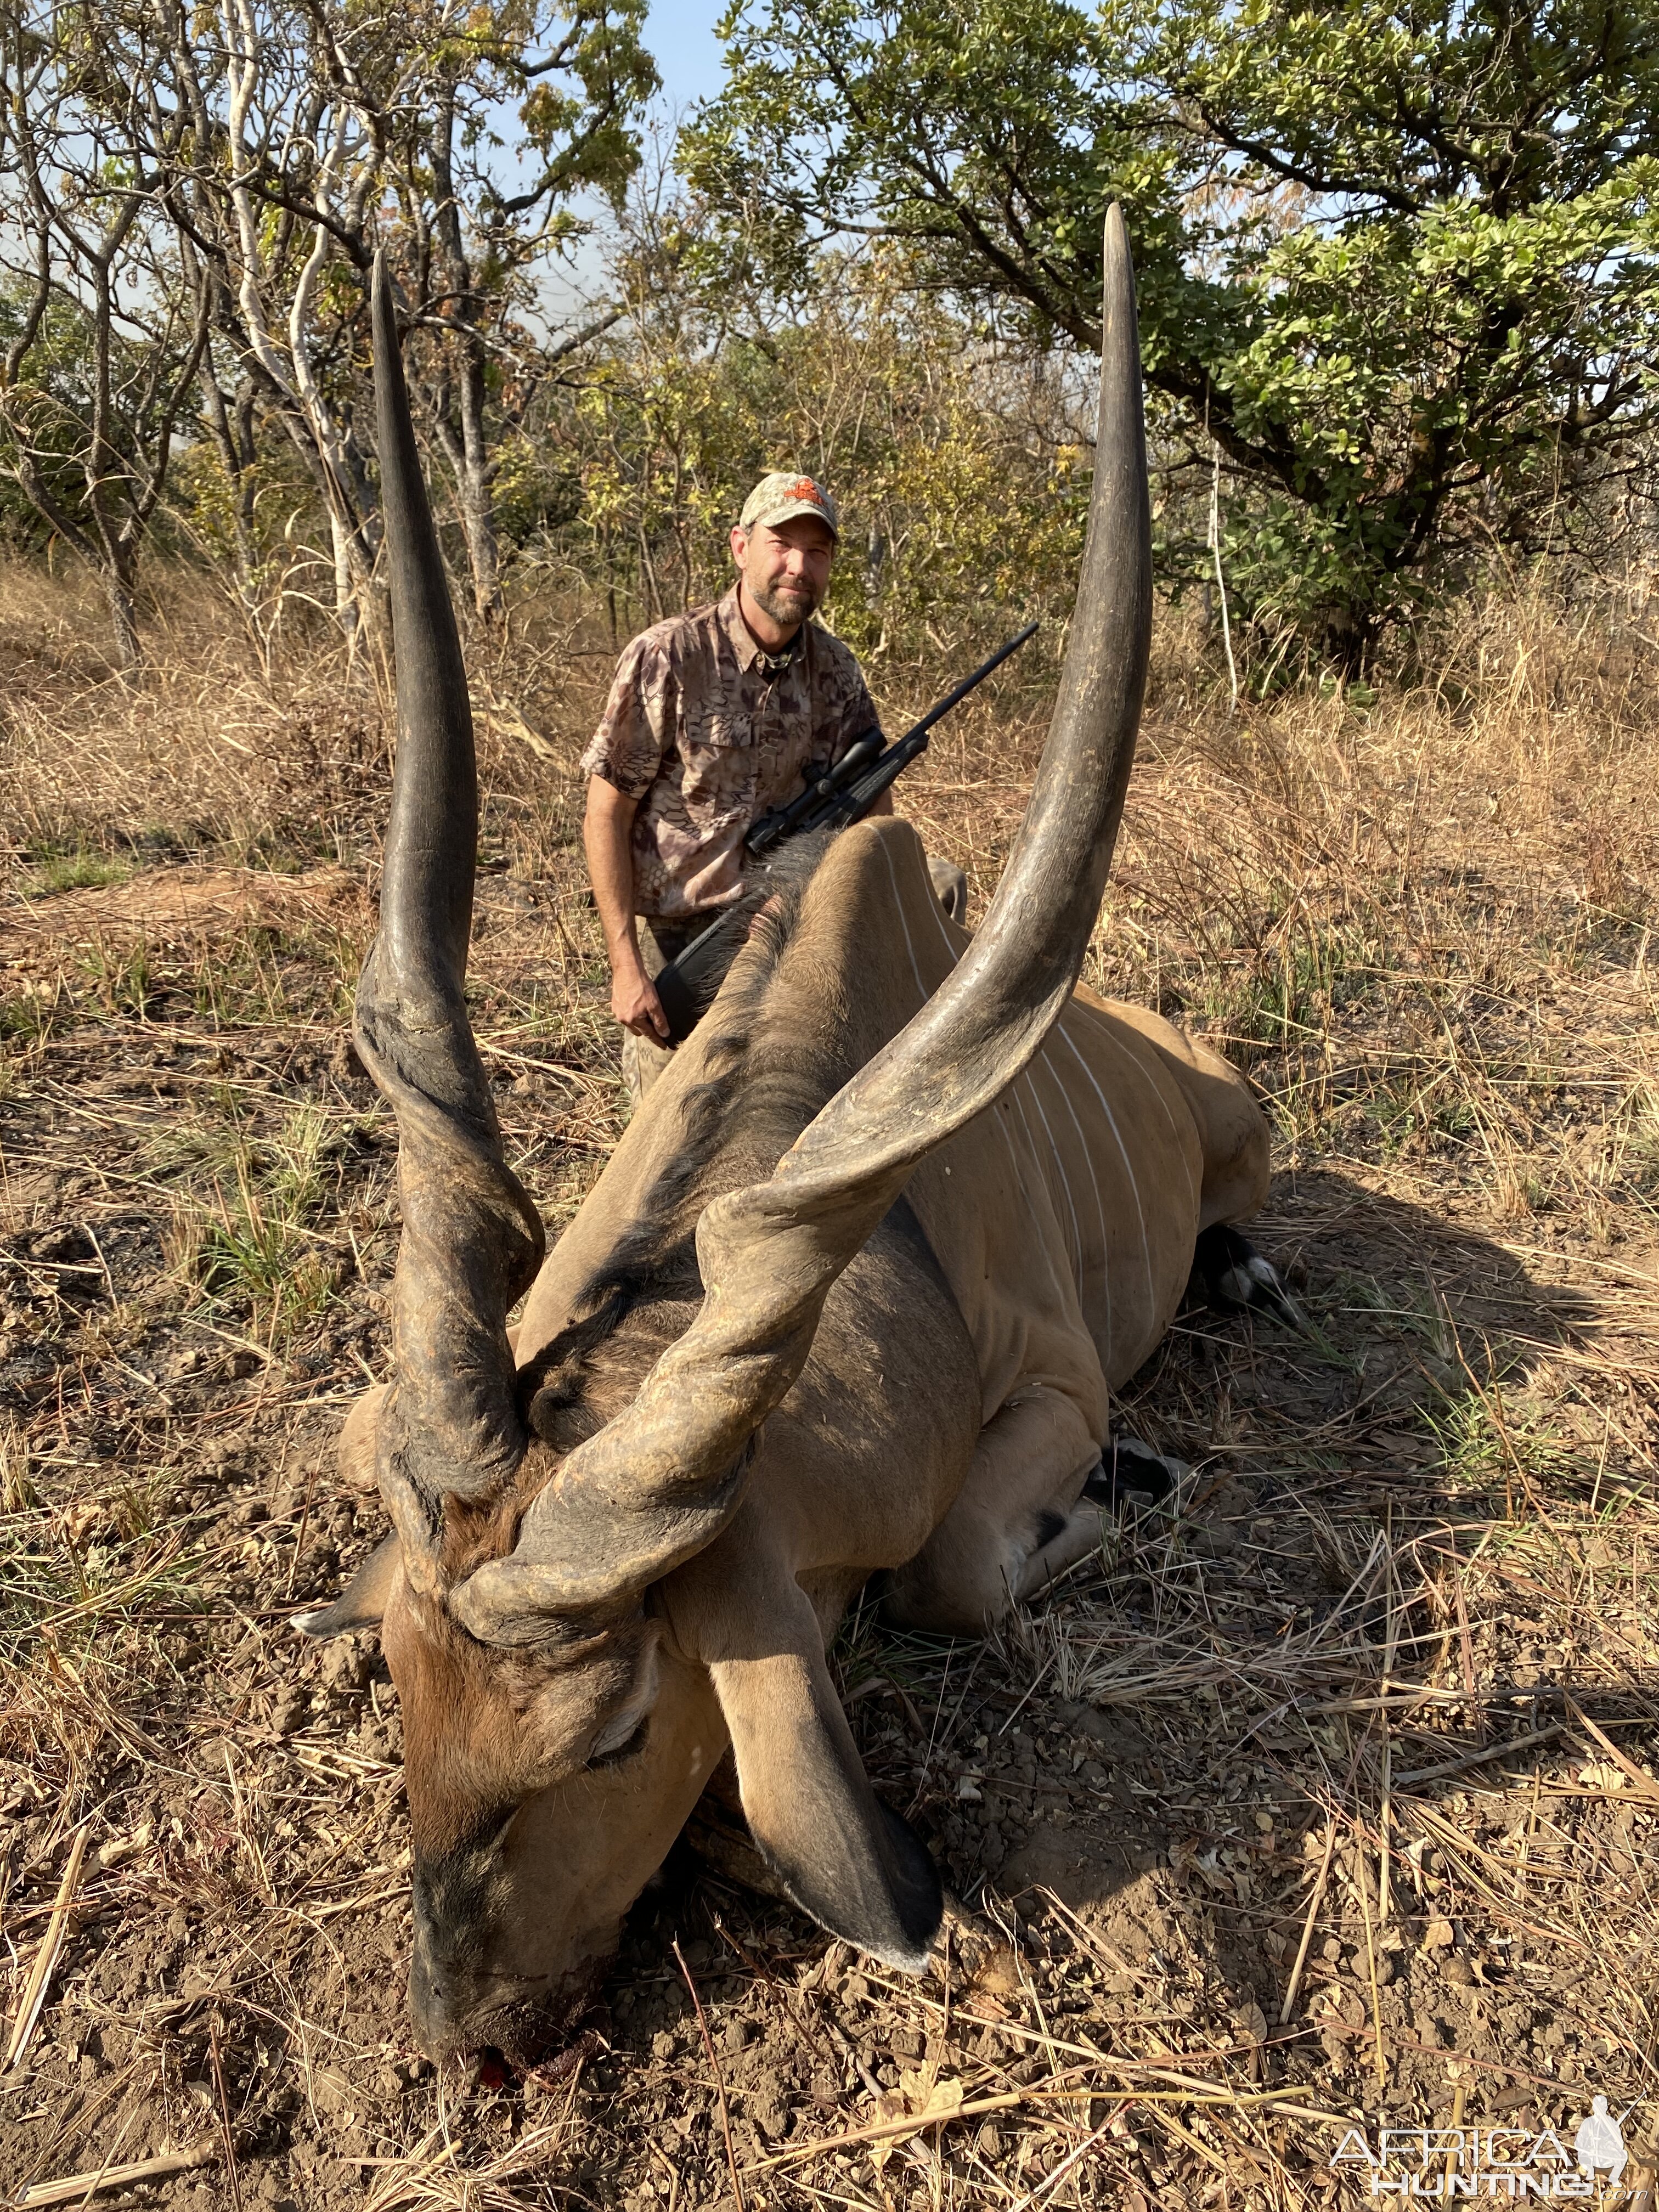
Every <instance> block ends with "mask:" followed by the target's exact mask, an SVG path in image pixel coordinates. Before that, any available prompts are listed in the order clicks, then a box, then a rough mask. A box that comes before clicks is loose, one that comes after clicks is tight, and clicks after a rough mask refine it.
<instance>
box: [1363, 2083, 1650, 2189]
mask: <svg viewBox="0 0 1659 2212" xmlns="http://www.w3.org/2000/svg"><path fill="white" fill-rule="evenodd" d="M1633 2110H1634V2107H1633V2106H1626V2109H1625V2111H1624V2112H1620V2113H1619V2114H1618V2115H1617V2117H1615V2116H1614V2115H1613V2113H1611V2112H1608V2110H1607V2099H1606V2098H1605V2097H1593V2098H1591V2100H1590V2109H1589V2112H1588V2113H1587V2114H1586V2115H1585V2117H1584V2118H1583V2119H1582V2120H1581V2121H1580V2122H1579V2123H1578V2126H1577V2130H1575V2132H1574V2134H1573V2136H1572V2140H1571V2148H1569V2146H1568V2144H1567V2143H1566V2142H1564V2141H1563V2139H1562V2138H1561V2136H1559V2135H1558V2134H1557V2133H1556V2131H1555V2130H1554V2129H1553V2128H1540V2129H1538V2130H1535V2131H1534V2130H1532V2129H1530V2128H1482V2127H1466V2128H1384V2129H1383V2130H1382V2131H1381V2132H1380V2133H1379V2135H1378V2136H1377V2138H1376V2144H1375V2146H1374V2147H1373V2145H1372V2143H1371V2142H1370V2140H1369V2138H1368V2137H1367V2136H1365V2135H1364V2134H1363V2133H1362V2132H1361V2130H1359V2129H1358V2128H1350V2129H1349V2130H1348V2131H1347V2133H1346V2135H1345V2136H1343V2138H1342V2140H1341V2142H1340V2143H1338V2145H1337V2147H1336V2148H1335V2150H1334V2153H1333V2154H1332V2156H1331V2166H1332V2170H1333V2171H1334V2172H1339V2173H1347V2174H1350V2175H1351V2176H1352V2178H1353V2179H1354V2180H1356V2181H1358V2182H1359V2183H1360V2185H1362V2187H1363V2188H1364V2191H1365V2194H1366V2195H1367V2196H1368V2197H1592V2198H1593V2197H1597V2196H1599V2195H1600V2194H1601V2191H1602V2188H1603V2185H1606V2186H1607V2187H1614V2186H1616V2185H1618V2184H1620V2182H1622V2181H1623V2179H1624V2177H1625V2167H1626V2164H1627V2163H1628V2161H1629V2156H1630V2154H1629V2153H1628V2151H1627V2150H1626V2148H1625V2134H1624V2122H1625V2121H1626V2120H1627V2119H1628V2118H1630V2115H1631V2112H1632V2111H1633Z"/></svg>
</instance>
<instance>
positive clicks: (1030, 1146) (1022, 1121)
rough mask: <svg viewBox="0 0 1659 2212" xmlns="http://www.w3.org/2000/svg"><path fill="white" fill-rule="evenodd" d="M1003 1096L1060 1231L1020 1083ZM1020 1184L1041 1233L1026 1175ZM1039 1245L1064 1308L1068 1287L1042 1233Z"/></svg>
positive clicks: (1052, 1219) (1050, 1215) (1014, 1084)
mask: <svg viewBox="0 0 1659 2212" xmlns="http://www.w3.org/2000/svg"><path fill="white" fill-rule="evenodd" d="M1002 1095H1003V1097H1005V1098H1007V1099H1009V1100H1011V1101H1012V1104H1013V1109H1014V1111H1015V1113H1016V1114H1018V1116H1019V1126H1020V1127H1021V1128H1022V1129H1023V1130H1024V1133H1025V1149H1026V1152H1028V1153H1029V1154H1030V1161H1031V1173H1032V1174H1033V1175H1034V1176H1036V1182H1037V1188H1038V1189H1039V1190H1041V1191H1042V1195H1043V1196H1044V1198H1045V1199H1047V1200H1048V1218H1049V1219H1050V1220H1051V1221H1052V1222H1053V1223H1054V1226H1055V1227H1056V1228H1057V1229H1058V1228H1059V1227H1060V1216H1059V1215H1058V1214H1057V1213H1056V1212H1054V1193H1053V1192H1052V1191H1051V1190H1050V1189H1049V1188H1048V1183H1047V1182H1045V1181H1044V1179H1043V1174H1042V1163H1041V1162H1040V1161H1039V1160H1038V1158H1037V1156H1036V1145H1035V1144H1034V1143H1033V1142H1032V1139H1031V1125H1030V1122H1029V1121H1027V1120H1026V1118H1025V1109H1024V1106H1022V1105H1021V1104H1020V1103H1019V1085H1018V1083H1011V1084H1010V1085H1008V1088H1007V1090H1006V1091H1004V1093H1003V1094H1002ZM1005 1134H1006V1131H1005ZM1011 1149H1012V1147H1011ZM1016 1173H1017V1174H1018V1167H1017V1168H1016ZM1019 1183H1020V1188H1021V1189H1022V1190H1024V1192H1025V1193H1026V1204H1027V1206H1028V1207H1030V1212H1031V1215H1032V1218H1033V1221H1034V1224H1035V1225H1036V1228H1037V1230H1038V1231H1039V1232H1041V1230H1042V1219H1041V1217H1040V1216H1039V1215H1038V1213H1037V1209H1036V1206H1034V1205H1032V1203H1031V1193H1030V1187H1029V1186H1028V1184H1027V1183H1026V1181H1025V1177H1024V1175H1020V1176H1019ZM1060 1241H1061V1243H1064V1242H1065V1237H1064V1233H1063V1232H1062V1234H1061V1239H1060ZM1037 1243H1039V1244H1040V1245H1041V1246H1042V1261H1043V1265H1044V1266H1045V1267H1047V1268H1048V1279H1049V1281H1050V1282H1051V1283H1052V1284H1053V1285H1054V1288H1055V1290H1056V1291H1059V1293H1060V1304H1061V1305H1062V1306H1063V1305H1064V1304H1066V1286H1065V1285H1063V1284H1062V1283H1061V1282H1060V1276H1059V1274H1058V1273H1056V1271H1055V1268H1054V1254H1053V1253H1052V1252H1051V1251H1050V1250H1049V1249H1048V1238H1047V1237H1045V1236H1043V1235H1042V1234H1041V1233H1039V1235H1038V1237H1037ZM1069 1267H1070V1263H1069V1261H1068V1262H1067V1269H1068V1272H1069ZM1072 1302H1073V1304H1076V1303H1077V1291H1076V1288H1075V1286H1073V1291H1072Z"/></svg>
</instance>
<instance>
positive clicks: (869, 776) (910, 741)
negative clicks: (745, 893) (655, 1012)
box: [653, 623, 1037, 1044]
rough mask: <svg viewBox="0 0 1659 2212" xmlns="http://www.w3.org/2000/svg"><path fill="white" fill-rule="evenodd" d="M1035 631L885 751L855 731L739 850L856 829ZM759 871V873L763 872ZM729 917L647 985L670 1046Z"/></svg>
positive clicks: (721, 966)
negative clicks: (939, 729)
mask: <svg viewBox="0 0 1659 2212" xmlns="http://www.w3.org/2000/svg"><path fill="white" fill-rule="evenodd" d="M1036 630H1037V624H1036V623H1026V625H1025V627H1024V629H1023V630H1021V631H1020V633H1019V635H1018V637H1011V638H1010V639H1009V641H1008V642H1007V644H1006V645H1003V646H999V647H998V648H997V650H996V651H995V652H994V653H993V654H992V655H991V658H990V659H988V660H987V661H985V662H984V663H982V665H981V666H980V667H978V668H976V669H975V671H974V672H973V674H972V675H971V676H965V677H964V678H963V680H962V682H961V683H960V684H957V687H956V689H955V690H954V691H949V692H947V693H946V694H945V697H944V698H943V699H941V700H939V702H937V703H936V704H935V705H933V706H932V707H930V708H928V709H927V713H926V714H924V715H923V716H922V718H921V720H920V721H919V722H917V723H915V724H914V725H913V726H911V727H910V728H909V729H908V730H907V731H906V732H905V733H904V735H903V736H902V738H895V739H894V740H893V743H892V744H890V745H889V746H887V747H886V749H885V750H883V747H882V742H881V732H880V731H879V730H878V729H872V730H866V731H864V732H861V734H860V736H858V737H857V738H854V740H853V743H852V744H850V745H849V746H848V749H847V750H846V751H845V752H844V753H843V754H842V757H841V758H840V759H839V760H838V761H837V762H836V764H835V766H834V767H833V768H832V769H829V771H828V772H827V773H826V774H825V775H821V776H818V777H816V778H815V779H814V780H813V781H811V783H809V784H808V785H807V787H806V788H805V790H804V791H802V792H799V793H797V794H796V796H795V797H794V798H793V799H791V800H790V801H789V804H788V805H787V806H780V807H775V808H774V809H773V811H771V812H770V813H769V814H763V815H762V817H761V818H760V820H759V821H758V822H757V823H755V825H754V827H753V828H752V829H750V831H749V832H748V834H747V836H745V837H744V841H743V842H744V849H745V850H746V851H747V852H748V853H749V854H750V856H751V857H752V858H754V859H756V860H762V861H764V856H765V855H766V854H768V853H770V852H773V851H775V849H776V848H777V847H778V846H779V845H781V844H782V843H783V842H785V840H786V839H787V838H790V837H799V836H808V835H810V834H811V832H812V831H813V830H817V829H828V830H836V829H850V828H851V826H852V824H853V823H854V822H862V821H863V819H864V817H865V816H866V814H868V812H869V811H870V810H871V808H872V806H873V805H875V803H876V801H877V800H878V799H879V798H880V797H881V794H882V793H883V792H884V791H885V790H886V789H887V788H888V787H889V786H890V784H891V783H892V782H893V781H895V779H896V778H897V777H898V776H900V775H902V774H903V772H904V770H905V769H907V768H908V767H909V765H910V763H911V762H912V761H913V760H915V759H918V758H919V757H921V754H923V753H925V752H926V751H927V743H928V739H929V738H930V736H931V735H932V733H933V727H934V726H935V724H936V723H939V722H941V721H943V720H944V719H945V716H946V715H947V714H949V713H950V712H951V709H952V708H955V707H959V706H960V705H961V704H962V702H963V700H964V699H965V698H966V697H967V696H968V695H969V692H970V691H973V690H977V689H978V687H979V686H980V685H981V684H983V682H984V681H985V679H986V678H987V676H989V675H991V674H992V673H993V672H994V671H995V670H996V669H999V668H1000V667H1001V665H1002V664H1003V662H1004V661H1005V660H1006V659H1008V658H1009V656H1010V654H1012V653H1018V651H1019V648H1020V647H1021V646H1022V645H1024V643H1025V641H1026V640H1027V639H1028V638H1030V637H1033V636H1035V635H1036ZM759 872H760V873H761V874H762V875H764V874H765V872H766V870H765V867H764V866H763V867H762V868H761V870H760V871H759ZM752 904H753V901H752V899H750V900H745V901H744V909H745V911H747V910H749V909H750V908H751V906H752ZM734 911H735V909H734V908H731V907H726V908H723V909H722V910H721V912H720V914H719V915H717V916H716V918H715V920H714V922H713V923H712V924H711V925H710V926H709V927H708V928H707V929H705V930H704V931H703V932H702V935H701V936H698V937H694V938H693V939H692V940H691V942H690V945H687V946H686V948H685V950H684V952H682V953H681V954H680V956H679V957H678V960H671V961H670V962H669V963H668V964H667V966H666V967H665V968H662V969H659V971H658V973H657V975H655V976H654V977H653V981H654V982H655V984H656V987H657V996H658V998H659V1000H660V1001H661V1004H662V1010H663V1012H664V1014H665V1016H666V1017H667V1020H668V1037H669V1042H670V1043H671V1044H684V1042H685V1040H686V1038H687V1037H689V1036H690V1034H691V1032H692V1030H694V1029H695V1028H696V1025H697V1021H698V1018H699V1017H700V1015H701V1014H702V1002H703V999H704V994H705V992H706V991H707V989H708V985H709V984H710V982H711V981H715V980H716V979H717V978H718V977H719V976H720V975H721V974H723V973H724V971H725V969H726V968H727V967H729V966H730V964H731V962H732V955H733V954H734V953H735V952H736V951H737V945H736V943H735V942H734V941H733V939H734V936H735V932H734V931H733V929H732V916H733V913H734Z"/></svg>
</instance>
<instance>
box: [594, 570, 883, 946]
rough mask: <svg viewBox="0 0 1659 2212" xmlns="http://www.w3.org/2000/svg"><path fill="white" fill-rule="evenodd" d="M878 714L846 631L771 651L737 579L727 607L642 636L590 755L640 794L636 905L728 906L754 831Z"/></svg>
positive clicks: (662, 908) (625, 660) (645, 911)
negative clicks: (752, 622)
mask: <svg viewBox="0 0 1659 2212" xmlns="http://www.w3.org/2000/svg"><path fill="white" fill-rule="evenodd" d="M875 720H876V710H875V708H873V707H872V705H871V703H870V694H869V692H868V691H867V690H866V689H865V683H864V678H863V676H862V675H861V674H860V670H859V665H858V663H857V661H856V660H855V659H854V658H853V655H852V653H850V652H849V650H848V647H846V646H844V645H843V644H842V642H841V641H840V639H839V638H835V637H831V636H830V635H829V631H828V630H826V629H820V628H819V626H818V625H817V623H811V622H809V623H803V624H802V625H801V627H800V629H798V630H797V631H796V633H795V635H794V637H793V640H792V641H791V643H790V646H789V649H788V651H787V653H764V652H763V651H762V650H761V648H760V647H759V646H758V645H757V644H756V642H755V640H754V638H753V637H752V636H751V635H750V630H749V626H748V624H747V623H745V622H744V619H743V617H742V615H741V614H740V613H739V612H738V590H737V586H735V585H733V586H732V589H731V590H730V591H729V592H727V593H726V597H725V598H724V599H722V600H721V601H720V604H719V605H718V606H712V607H698V608H696V610H695V611H693V612H692V613H690V614H687V615H676V616H674V617H672V618H671V620H670V621H668V622H661V623H657V625H656V627H655V628H654V629H648V630H646V631H644V632H643V633H642V634H641V635H640V636H638V637H636V638H635V640H634V641H633V642H632V643H631V644H630V645H629V647H627V649H626V651H625V652H624V653H623V656H622V659H620V661H618V663H617V675H616V680H615V682H614V683H613V684H611V696H610V698H609V700H608V701H607V702H606V703H605V714H604V718H603V720H601V721H600V723H599V728H598V729H597V730H596V731H595V732H594V733H593V738H592V743H591V744H589V746H588V748H587V750H586V752H585V753H584V754H583V755H582V759H581V765H582V771H583V773H584V775H590V776H592V775H602V776H603V777H604V778H605V781H606V782H607V783H611V784H614V785H615V786H616V787H617V790H618V791H620V792H621V793H623V796H624V797H625V798H629V799H638V800H640V802H641V805H640V810H639V811H638V813H637V814H636V815H635V817H634V907H635V912H636V913H638V914H642V915H653V916H656V917H658V918H659V919H662V920H665V921H666V920H671V919H674V918H676V917H678V916H681V915H690V914H696V913H697V912H699V911H701V910H702V909H704V908H711V907H719V906H725V905H727V904H729V902H731V901H732V899H734V898H735V897H736V896H738V889H739V879H740V877H741V874H742V869H743V861H744V853H743V837H744V832H745V831H746V830H747V829H749V828H750V826H751V824H752V823H755V822H756V821H757V820H758V818H759V817H760V816H762V815H763V814H764V813H765V812H766V811H767V810H768V809H769V807H773V806H776V805H781V803H782V802H783V801H784V800H786V799H793V797H794V795H795V793H797V792H798V791H799V790H800V789H801V787H802V785H803V783H804V781H805V772H806V771H807V770H809V769H810V771H811V774H812V775H823V771H824V769H827V768H829V767H830V766H831V765H832V764H833V763H835V762H836V761H838V760H839V759H840V758H841V757H842V754H843V753H844V752H845V751H846V750H847V748H848V745H850V744H852V742H853V740H854V738H857V737H860V736H862V734H863V733H864V732H865V731H866V730H868V729H870V728H872V727H873V726H874V725H875Z"/></svg>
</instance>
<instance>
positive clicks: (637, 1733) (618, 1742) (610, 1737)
mask: <svg viewBox="0 0 1659 2212" xmlns="http://www.w3.org/2000/svg"><path fill="white" fill-rule="evenodd" d="M650 1718H651V1717H650V1715H649V1714H648V1713H641V1714H640V1715H639V1717H637V1719H632V1720H630V1719H629V1717H628V1716H627V1715H623V1716H622V1717H621V1718H620V1720H619V1721H618V1722H616V1723H612V1725H611V1728H609V1729H601V1730H600V1731H599V1735H597V1736H596V1737H595V1738H594V1741H593V1748H592V1751H590V1752H589V1753H588V1754H587V1764H588V1766H589V1768H590V1770H591V1769H592V1768H593V1767H596V1766H620V1765H623V1761H624V1760H626V1759H635V1758H637V1757H638V1755H639V1753H641V1752H642V1751H643V1750H644V1749H645V1732H646V1729H647V1727H648V1725H649V1723H650ZM618 1727H623V1728H626V1729H627V1731H628V1732H627V1734H626V1735H621V1736H618V1735H617V1728H618Z"/></svg>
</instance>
